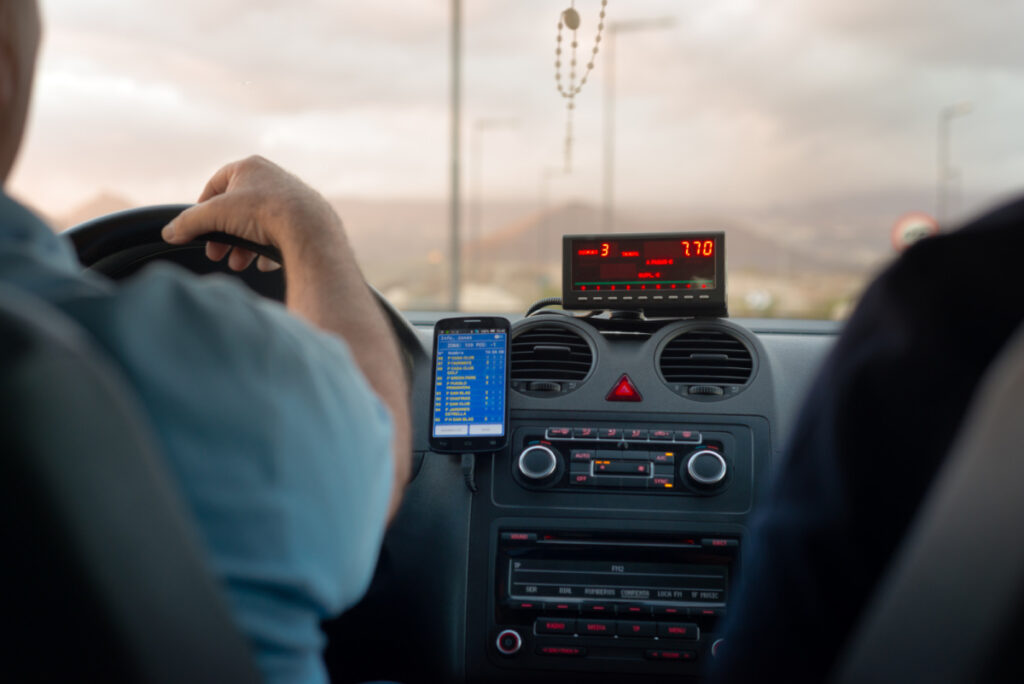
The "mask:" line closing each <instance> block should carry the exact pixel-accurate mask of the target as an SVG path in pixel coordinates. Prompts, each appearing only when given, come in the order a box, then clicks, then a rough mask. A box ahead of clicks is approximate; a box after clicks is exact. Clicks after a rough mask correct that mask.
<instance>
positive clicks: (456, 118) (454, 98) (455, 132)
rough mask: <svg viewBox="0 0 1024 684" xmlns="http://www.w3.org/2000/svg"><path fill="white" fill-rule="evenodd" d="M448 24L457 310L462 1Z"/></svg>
mask: <svg viewBox="0 0 1024 684" xmlns="http://www.w3.org/2000/svg"><path fill="white" fill-rule="evenodd" d="M451 19H452V26H451V70H452V73H451V104H450V107H451V178H450V181H449V182H450V184H451V196H450V198H449V200H448V218H449V231H450V237H451V244H450V245H449V251H450V254H449V258H450V260H451V278H450V283H449V284H450V287H451V292H450V293H449V298H448V308H450V309H451V310H452V311H458V310H459V289H460V286H461V283H460V280H461V274H460V269H459V267H460V262H461V260H462V246H461V244H460V240H459V224H460V223H461V218H462V217H461V215H460V213H459V212H460V208H461V199H460V196H459V185H460V180H461V173H460V169H459V155H460V154H461V150H460V146H459V138H460V132H461V128H462V0H452V17H451Z"/></svg>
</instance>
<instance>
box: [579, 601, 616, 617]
mask: <svg viewBox="0 0 1024 684" xmlns="http://www.w3.org/2000/svg"><path fill="white" fill-rule="evenodd" d="M580 610H582V611H583V612H584V613H588V614H590V615H612V614H614V613H615V604H613V603H602V602H600V601H585V602H584V603H583V605H582V606H580Z"/></svg>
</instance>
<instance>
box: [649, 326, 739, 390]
mask: <svg viewBox="0 0 1024 684" xmlns="http://www.w3.org/2000/svg"><path fill="white" fill-rule="evenodd" d="M658 366H659V368H660V370H661V375H662V377H663V378H664V379H665V382H667V383H668V384H669V386H670V387H671V388H672V389H673V390H674V391H675V392H677V393H678V394H682V395H685V396H687V397H689V398H691V399H701V400H704V401H709V400H715V399H725V398H727V397H730V396H732V395H734V394H737V393H739V392H740V390H742V389H743V387H744V386H745V385H746V384H747V382H748V381H749V380H750V376H751V374H752V373H753V371H754V359H753V357H752V356H751V354H750V350H749V349H748V348H747V345H746V344H744V343H743V342H742V341H741V340H740V339H739V338H737V337H735V336H734V335H732V334H730V333H728V332H723V331H721V330H714V329H710V328H698V329H695V330H689V331H687V332H684V333H683V334H681V335H679V336H677V337H675V338H674V339H672V341H671V342H669V343H668V344H667V345H666V346H665V349H664V350H662V352H661V359H659V361H658Z"/></svg>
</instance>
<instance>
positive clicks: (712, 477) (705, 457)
mask: <svg viewBox="0 0 1024 684" xmlns="http://www.w3.org/2000/svg"><path fill="white" fill-rule="evenodd" d="M728 472H729V466H728V465H726V463H725V458H724V457H723V456H722V454H720V453H718V452H717V451H713V450H711V449H701V450H700V451H695V452H693V453H692V454H690V457H689V458H688V459H686V474H687V475H689V476H690V479H691V480H692V481H693V482H694V483H695V484H698V485H700V486H702V487H714V486H715V485H718V484H721V483H722V480H724V479H725V476H726V475H727V474H728Z"/></svg>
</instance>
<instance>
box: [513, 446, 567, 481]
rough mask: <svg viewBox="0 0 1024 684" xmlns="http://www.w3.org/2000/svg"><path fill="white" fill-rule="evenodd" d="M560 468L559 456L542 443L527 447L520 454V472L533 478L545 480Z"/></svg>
mask: <svg viewBox="0 0 1024 684" xmlns="http://www.w3.org/2000/svg"><path fill="white" fill-rule="evenodd" d="M557 468H558V456H556V455H555V452H554V451H552V450H551V449H549V448H548V447H546V446H544V445H542V444H534V445H533V446H529V447H526V448H525V449H523V452H522V453H521V454H519V472H520V473H522V475H523V477H526V478H529V479H531V480H543V479H544V478H546V477H549V476H550V475H551V474H552V473H554V472H555V469H557Z"/></svg>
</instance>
